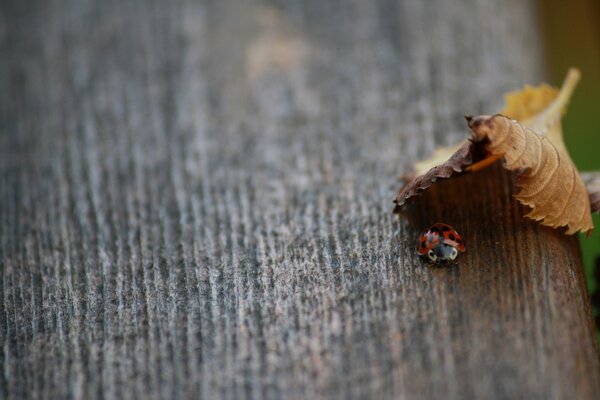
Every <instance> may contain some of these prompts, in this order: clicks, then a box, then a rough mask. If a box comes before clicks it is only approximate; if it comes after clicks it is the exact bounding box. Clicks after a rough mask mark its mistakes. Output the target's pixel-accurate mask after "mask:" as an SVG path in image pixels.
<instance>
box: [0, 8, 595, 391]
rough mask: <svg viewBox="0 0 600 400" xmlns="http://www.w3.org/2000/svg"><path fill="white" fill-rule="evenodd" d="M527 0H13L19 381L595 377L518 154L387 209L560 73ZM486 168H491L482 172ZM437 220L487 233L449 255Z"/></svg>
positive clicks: (192, 384)
mask: <svg viewBox="0 0 600 400" xmlns="http://www.w3.org/2000/svg"><path fill="white" fill-rule="evenodd" d="M535 21H536V15H535V10H534V9H533V8H532V6H531V5H530V4H529V2H524V1H517V0H510V1H508V2H507V1H500V0H494V1H467V0H455V1H452V2H447V1H443V2H442V1H441V0H438V1H431V2H417V1H409V0H406V1H398V2H396V1H386V0H380V1H369V2H366V1H362V0H353V1H347V2H343V3H342V2H338V1H322V0H309V1H303V2H296V1H291V0H290V1H288V0H281V1H272V2H256V1H244V2H241V1H240V2H233V1H204V2H192V1H185V0H181V1H173V2H168V3H167V2H159V1H127V2H123V1H116V0H108V1H102V2H94V1H85V0H77V1H67V0H65V1H58V0H49V1H31V2H22V1H16V0H15V1H4V2H3V6H2V7H0V54H1V56H0V93H2V96H1V97H0V263H1V264H0V266H1V269H2V285H1V286H0V299H1V302H0V315H1V318H0V335H1V342H2V345H1V347H0V351H1V354H0V355H1V358H2V365H3V373H2V374H0V387H1V396H0V397H2V398H7V399H17V398H61V399H65V398H66V399H68V398H132V399H133V398H147V399H171V398H175V399H177V398H181V399H185V398H198V397H201V398H206V399H209V398H210V399H212V398H224V399H234V398H235V399H238V398H240V399H241V398H258V399H269V398H315V399H317V398H343V399H349V398H365V399H367V398H424V399H426V398H448V399H464V398H496V399H503V398H526V399H532V398H533V399H549V398H565V399H569V398H579V399H591V398H593V397H595V395H597V394H598V393H600V389H599V388H600V379H599V374H598V371H599V368H598V358H597V354H596V349H595V342H594V336H593V332H592V329H591V322H590V321H591V320H590V310H589V304H588V299H587V296H586V294H585V288H584V285H583V277H582V273H581V261H580V255H579V250H578V245H577V240H576V238H572V237H565V236H563V235H561V234H560V233H559V232H555V231H552V230H549V229H544V228H541V227H539V226H536V225H534V224H533V223H530V222H528V221H525V220H524V219H523V218H522V212H523V210H522V209H521V208H520V207H519V206H518V205H517V204H516V203H515V202H514V201H513V200H511V198H510V195H511V193H512V192H511V189H510V187H511V182H512V177H511V176H510V175H508V174H507V173H506V172H503V171H502V170H501V169H499V168H494V169H491V170H489V171H485V172H483V173H481V174H473V175H472V176H470V177H464V178H458V179H455V180H453V181H452V182H444V183H440V185H439V186H435V187H432V188H431V189H430V190H429V191H428V192H427V194H426V195H425V196H424V197H423V199H422V201H420V202H419V203H417V205H415V206H413V208H412V211H411V212H410V213H409V215H410V216H411V217H410V218H408V217H403V218H401V219H398V218H397V217H396V216H394V215H392V212H391V211H392V208H393V204H392V199H393V196H394V193H395V191H396V190H397V188H398V182H397V181H396V178H397V176H398V175H400V174H401V173H403V172H405V166H406V165H407V164H408V163H410V162H413V161H414V160H416V159H418V158H420V157H423V156H425V155H427V154H428V153H429V152H431V151H432V150H433V149H434V147H435V146H436V145H443V144H451V143H453V142H455V141H456V140H458V139H459V138H461V137H462V136H463V135H464V134H465V133H466V130H465V128H464V121H463V119H462V115H463V114H482V113H489V112H493V110H496V109H498V108H499V105H500V104H501V101H502V99H501V94H502V93H503V92H504V91H505V90H508V89H512V88H515V87H517V86H519V85H521V84H523V83H525V82H537V81H539V80H540V79H541V78H542V77H543V71H542V68H541V64H540V60H541V54H540V45H539V44H540V38H539V37H538V36H537V35H538V30H537V26H536V24H535ZM469 180H470V181H469ZM436 220H442V221H444V222H447V223H451V224H453V225H455V226H456V227H457V229H459V231H460V232H461V233H462V234H463V237H464V238H465V241H466V242H467V252H466V253H465V254H464V255H461V257H460V259H459V260H460V266H458V267H456V268H447V269H439V268H427V267H426V266H425V265H423V264H422V263H421V262H420V261H419V260H418V259H417V256H416V251H415V248H414V246H415V241H416V239H417V236H418V233H419V231H420V230H421V229H422V228H424V227H425V225H427V224H429V223H432V222H435V221H436Z"/></svg>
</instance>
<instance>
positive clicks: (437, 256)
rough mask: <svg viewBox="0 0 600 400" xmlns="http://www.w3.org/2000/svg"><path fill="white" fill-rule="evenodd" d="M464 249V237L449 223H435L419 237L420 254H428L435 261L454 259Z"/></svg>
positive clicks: (441, 261) (442, 261)
mask: <svg viewBox="0 0 600 400" xmlns="http://www.w3.org/2000/svg"><path fill="white" fill-rule="evenodd" d="M464 251H465V243H464V242H463V239H462V237H461V236H460V235H459V234H458V232H456V230H455V229H454V228H453V227H451V226H450V225H448V224H442V223H440V222H438V223H436V224H433V225H431V226H430V227H429V228H427V230H425V232H423V234H422V235H421V237H420V238H419V255H421V256H425V255H426V256H427V257H428V258H429V259H430V260H431V261H433V262H434V263H444V262H447V261H453V260H454V259H456V256H458V252H461V253H462V252H464Z"/></svg>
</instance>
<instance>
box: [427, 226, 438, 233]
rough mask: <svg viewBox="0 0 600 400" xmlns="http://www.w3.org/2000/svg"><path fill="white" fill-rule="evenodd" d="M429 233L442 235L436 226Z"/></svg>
mask: <svg viewBox="0 0 600 400" xmlns="http://www.w3.org/2000/svg"><path fill="white" fill-rule="evenodd" d="M429 232H431V233H440V231H439V229H438V228H437V227H436V226H434V227H433V228H431V229H430V230H429Z"/></svg>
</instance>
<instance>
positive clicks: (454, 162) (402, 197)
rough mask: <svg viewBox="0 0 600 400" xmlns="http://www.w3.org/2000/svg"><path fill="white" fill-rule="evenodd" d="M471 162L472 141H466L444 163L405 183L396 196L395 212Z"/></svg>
mask: <svg viewBox="0 0 600 400" xmlns="http://www.w3.org/2000/svg"><path fill="white" fill-rule="evenodd" d="M469 164H471V142H467V143H464V144H463V145H462V146H461V147H460V148H459V149H458V150H457V151H456V152H454V154H453V155H452V156H451V157H450V158H449V159H448V160H447V161H446V162H445V163H443V164H441V165H438V166H435V167H433V168H431V169H430V170H429V171H428V172H427V173H425V174H423V175H420V176H417V177H416V178H413V179H412V180H411V181H410V183H409V184H408V185H405V186H404V187H403V188H402V189H400V192H398V195H397V196H396V200H394V203H396V206H395V208H394V212H395V213H398V212H400V207H402V206H403V205H404V202H405V201H406V200H407V199H409V198H411V197H413V196H416V195H418V194H419V193H421V192H422V191H423V190H425V189H427V188H428V187H429V186H431V185H432V184H433V183H434V182H435V181H437V180H438V179H443V178H449V177H451V176H452V175H454V174H455V173H457V172H461V171H462V170H463V168H464V167H465V166H466V165H469Z"/></svg>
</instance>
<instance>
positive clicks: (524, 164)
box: [394, 69, 600, 234]
mask: <svg viewBox="0 0 600 400" xmlns="http://www.w3.org/2000/svg"><path fill="white" fill-rule="evenodd" d="M578 80H579V72H578V71H577V70H575V69H571V70H570V71H569V73H568V75H567V78H566V79H565V82H564V84H563V87H562V88H561V90H560V91H559V90H557V89H554V88H552V87H550V86H548V85H541V86H538V87H532V86H526V87H525V88H524V89H522V90H521V91H518V92H512V93H509V94H507V96H506V106H505V108H504V109H503V110H502V112H501V113H500V114H497V115H495V116H493V117H488V116H481V117H476V118H468V120H469V126H470V128H471V129H472V131H473V137H472V138H471V139H470V140H467V141H464V142H462V143H460V144H459V145H457V146H453V147H449V148H442V149H438V150H436V153H435V154H434V156H433V157H431V158H429V159H427V160H424V161H421V162H419V163H416V164H415V168H414V171H415V175H419V176H416V178H414V179H413V180H412V181H411V182H408V183H407V184H406V185H405V186H404V187H403V188H402V189H401V190H400V191H399V192H398V195H397V196H396V199H395V200H394V202H395V203H396V207H395V209H394V211H396V212H398V211H399V210H400V207H401V206H402V205H403V204H405V202H406V201H407V200H408V199H409V198H411V197H413V196H415V195H417V194H419V193H420V192H422V191H423V190H425V189H426V188H428V187H429V186H431V185H432V184H433V182H435V181H436V180H437V179H440V178H449V177H451V176H453V175H455V174H457V173H465V172H471V171H476V170H478V169H482V168H484V167H486V166H487V165H490V164H491V163H492V162H493V161H495V160H497V159H499V158H504V166H505V167H506V168H507V169H509V170H511V171H516V172H517V173H518V179H517V185H518V186H519V188H520V189H521V190H520V192H519V193H518V194H516V195H515V198H516V199H517V200H518V201H519V202H521V203H522V204H524V205H527V206H529V207H531V208H532V209H531V211H530V212H529V213H528V214H527V215H526V216H527V217H529V218H532V219H534V220H537V221H540V223H541V224H542V225H546V226H552V227H560V226H566V227H567V232H566V233H567V234H573V233H575V232H577V231H582V232H590V231H591V230H592V228H593V225H592V221H591V216H590V202H589V199H588V195H587V192H586V189H585V185H584V183H583V181H582V179H581V177H580V175H579V173H578V171H577V169H576V168H575V166H574V164H573V162H572V161H571V158H570V157H569V154H568V152H567V150H566V147H565V145H564V142H563V138H562V128H561V122H560V119H561V116H562V114H563V113H564V110H565V108H566V105H567V103H568V101H569V99H570V96H571V94H572V92H573V89H574V88H575V86H576V84H577V82H578ZM515 120H519V122H517V121H515ZM457 149H458V150H457ZM453 151H454V153H453V154H452V152H453ZM450 154H451V155H450ZM448 156H449V158H448ZM446 158H448V160H447V161H445V160H446ZM426 170H428V172H425V171H426ZM598 182H599V186H600V179H599V180H598ZM597 193H599V195H598V198H597V201H598V203H600V188H599V190H598V191H597ZM590 196H591V195H590ZM599 206H600V204H599ZM594 208H595V209H596V207H594Z"/></svg>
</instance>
